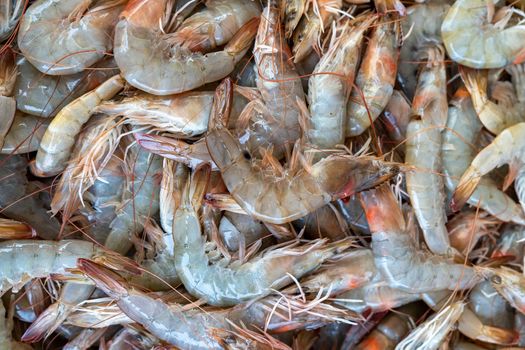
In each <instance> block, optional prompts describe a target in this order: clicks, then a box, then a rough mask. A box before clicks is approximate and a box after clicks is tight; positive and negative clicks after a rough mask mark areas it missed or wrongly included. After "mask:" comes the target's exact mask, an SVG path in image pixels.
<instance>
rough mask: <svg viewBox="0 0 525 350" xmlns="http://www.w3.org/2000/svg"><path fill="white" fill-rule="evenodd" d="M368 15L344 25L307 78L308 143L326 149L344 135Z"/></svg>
mask: <svg viewBox="0 0 525 350" xmlns="http://www.w3.org/2000/svg"><path fill="white" fill-rule="evenodd" d="M372 22H373V18H369V19H367V20H365V21H363V22H362V23H360V24H358V25H356V27H350V26H348V24H347V25H344V27H343V28H342V29H341V34H340V35H339V37H338V39H337V40H336V42H335V43H334V44H333V45H332V46H331V47H330V49H329V50H328V52H326V53H325V54H324V55H323V57H322V58H321V60H320V61H319V63H318V64H317V66H316V67H315V69H314V71H313V73H312V76H311V77H310V79H309V80H308V84H309V88H308V103H309V108H310V118H309V119H308V126H309V128H307V129H306V130H305V132H306V138H307V140H308V141H309V142H310V143H311V145H312V146H315V147H318V148H320V149H330V148H333V147H334V146H335V145H338V144H343V143H344V139H345V119H346V104H347V102H348V98H349V96H350V91H351V90H352V84H353V82H354V76H355V71H356V69H357V65H358V63H359V58H360V56H361V42H362V40H363V35H364V32H365V31H366V30H367V29H368V27H369V26H370V24H371V23H372Z"/></svg>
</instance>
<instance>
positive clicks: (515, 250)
mask: <svg viewBox="0 0 525 350" xmlns="http://www.w3.org/2000/svg"><path fill="white" fill-rule="evenodd" d="M524 242H525V229H524V226H522V225H507V226H506V227H505V228H504V229H503V231H502V232H501V235H500V237H499V239H498V244H497V246H496V248H495V249H494V252H493V253H492V257H494V258H496V257H501V256H509V255H510V256H514V257H515V259H514V260H515V261H520V262H521V261H523V254H524V250H523V243H524Z"/></svg>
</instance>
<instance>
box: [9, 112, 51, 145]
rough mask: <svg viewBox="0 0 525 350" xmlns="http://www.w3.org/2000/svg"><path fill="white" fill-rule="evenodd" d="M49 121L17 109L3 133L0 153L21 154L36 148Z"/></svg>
mask: <svg viewBox="0 0 525 350" xmlns="http://www.w3.org/2000/svg"><path fill="white" fill-rule="evenodd" d="M50 122H51V121H50V120H49V119H44V118H39V117H35V116H32V115H26V114H24V113H22V112H19V111H17V112H16V113H15V118H14V119H13V123H11V127H10V128H9V131H8V132H7V134H6V135H5V138H4V144H3V145H2V149H1V150H0V153H1V154H21V153H28V152H34V151H36V150H38V147H39V146H40V141H41V140H42V138H43V137H44V134H45V132H46V130H47V127H48V126H49V123H50Z"/></svg>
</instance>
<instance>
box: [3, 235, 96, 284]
mask: <svg viewBox="0 0 525 350" xmlns="http://www.w3.org/2000/svg"><path fill="white" fill-rule="evenodd" d="M105 253H106V252H103V251H102V250H101V249H100V248H98V247H97V246H96V245H94V244H93V243H90V242H86V241H77V240H62V241H60V242H55V241H34V240H20V241H5V242H0V256H1V257H2V261H10V262H11V263H9V264H4V266H3V268H2V270H1V271H0V294H3V293H5V292H6V290H8V289H9V288H14V289H15V291H17V290H18V289H20V288H21V287H22V286H23V285H24V284H25V283H26V282H28V281H29V280H31V279H33V278H40V277H48V276H49V275H50V274H61V275H67V274H68V272H67V271H66V269H68V268H74V267H76V265H77V259H79V258H86V259H88V258H94V257H95V256H97V255H102V254H105Z"/></svg>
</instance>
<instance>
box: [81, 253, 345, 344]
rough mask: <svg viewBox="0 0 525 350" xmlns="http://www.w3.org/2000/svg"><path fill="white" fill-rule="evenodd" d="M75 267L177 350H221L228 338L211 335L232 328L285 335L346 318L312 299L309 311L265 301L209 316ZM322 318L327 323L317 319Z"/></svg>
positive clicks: (93, 269)
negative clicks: (248, 328)
mask: <svg viewBox="0 0 525 350" xmlns="http://www.w3.org/2000/svg"><path fill="white" fill-rule="evenodd" d="M79 266H80V269H81V270H82V271H83V272H84V274H86V275H87V276H88V277H89V278H91V279H93V280H94V281H95V283H96V284H97V286H98V287H99V288H101V289H102V290H103V291H104V292H105V293H106V294H108V295H109V296H110V297H112V298H114V299H115V300H116V302H117V305H118V306H119V308H120V309H121V310H122V311H123V312H124V313H125V314H126V315H128V316H129V317H130V318H131V319H132V320H133V321H135V322H137V323H140V324H141V325H142V326H143V327H144V328H145V329H147V330H148V331H149V332H150V333H152V334H153V335H155V336H157V337H159V338H160V339H162V340H164V341H166V342H168V343H170V344H173V345H176V346H178V347H180V348H186V349H189V348H191V349H223V348H224V347H223V345H221V344H224V343H223V342H224V341H226V340H227V339H223V340H221V339H220V337H219V335H218V334H216V333H215V332H216V331H218V330H220V329H224V330H227V331H230V332H229V338H231V337H232V336H233V334H238V335H239V336H240V334H239V333H238V332H235V331H236V330H237V331H238V330H241V329H242V328H240V327H239V326H237V324H241V325H242V324H245V325H248V327H250V328H252V329H263V328H264V329H268V330H270V331H274V332H285V331H287V330H293V329H300V328H305V327H309V328H316V327H319V326H322V325H324V324H326V322H327V321H328V322H329V320H330V319H332V320H333V318H336V317H337V316H340V317H338V318H337V319H338V320H340V321H341V320H343V319H344V318H345V316H344V315H345V314H344V312H341V311H340V310H338V309H336V308H327V307H326V305H323V303H318V305H315V303H316V301H315V300H314V301H312V304H313V305H312V306H310V305H309V303H308V302H307V303H302V302H300V301H299V300H288V301H285V300H282V299H281V298H280V297H267V298H264V299H262V300H259V301H255V302H253V303H248V304H246V305H238V306H236V307H234V308H231V309H215V310H210V311H209V312H208V311H201V310H197V309H191V310H187V308H186V310H185V308H184V307H183V306H182V305H179V304H167V303H166V302H164V301H163V300H162V299H160V298H156V297H154V296H151V295H148V294H146V293H144V292H141V291H140V290H138V289H135V288H132V287H130V286H129V285H128V284H127V283H126V282H125V281H124V280H123V279H122V278H121V277H120V276H119V275H117V274H115V273H114V272H112V271H110V270H107V269H105V268H103V267H101V266H99V265H97V264H94V263H92V262H90V261H87V260H84V259H82V260H80V262H79ZM309 311H311V313H310V312H309ZM321 313H323V316H324V317H326V318H321V317H320V316H319V315H320V314H321ZM341 316H342V317H341ZM152 320H155V321H154V322H152ZM241 334H246V333H244V332H243V333H241ZM232 340H233V339H229V341H232ZM245 341H248V339H245ZM250 343H253V341H250ZM244 345H246V344H244ZM252 345H253V344H252ZM232 346H233V345H232ZM234 348H235V347H234Z"/></svg>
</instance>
